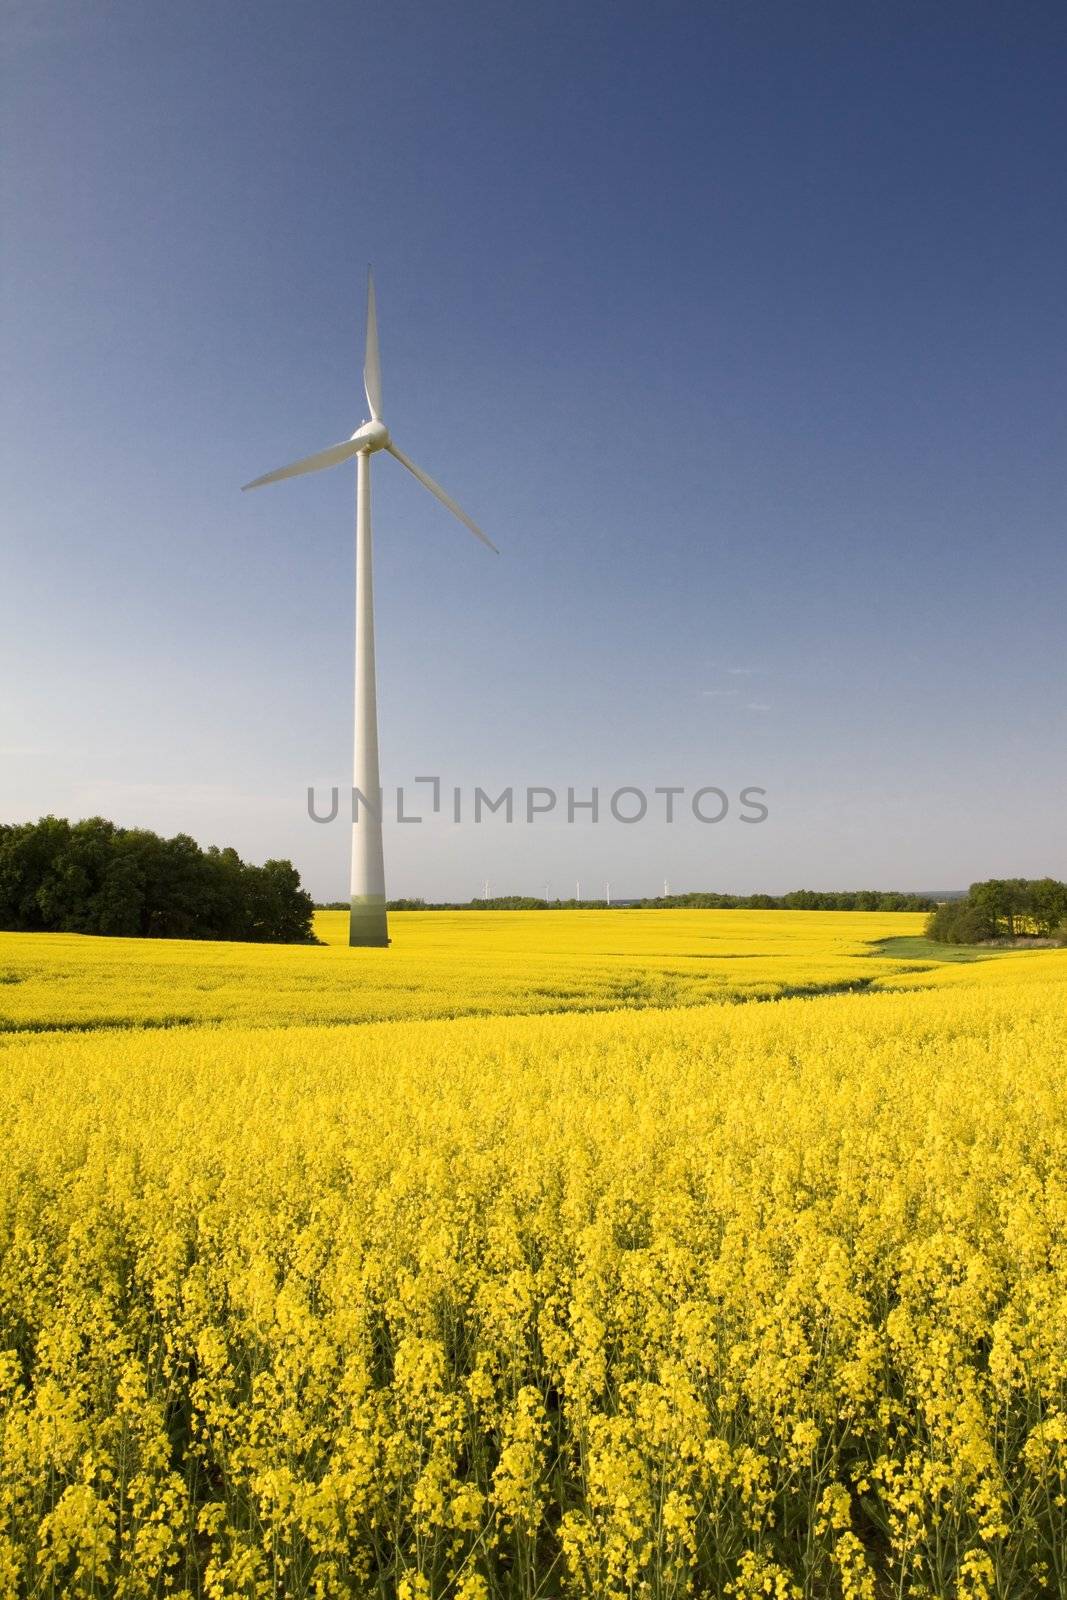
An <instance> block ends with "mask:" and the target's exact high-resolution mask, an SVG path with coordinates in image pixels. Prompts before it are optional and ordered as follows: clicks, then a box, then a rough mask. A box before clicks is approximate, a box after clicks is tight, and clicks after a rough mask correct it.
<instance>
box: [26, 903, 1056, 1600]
mask: <svg viewBox="0 0 1067 1600" xmlns="http://www.w3.org/2000/svg"><path fill="white" fill-rule="evenodd" d="M586 917H588V918H589V919H590V920H589V921H585V920H584V919H585V918H586ZM918 922H919V919H912V918H908V917H902V916H899V915H896V916H892V917H878V916H875V915H873V914H872V915H871V916H870V917H865V916H863V915H860V914H847V913H846V914H819V913H808V914H805V913H754V912H749V913H716V912H696V913H685V912H681V913H667V912H657V913H648V914H641V913H628V912H618V913H585V914H583V913H564V914H561V915H560V917H559V918H553V917H552V914H550V913H530V914H528V915H526V916H525V917H523V916H522V915H521V914H517V915H516V916H515V917H508V916H507V915H506V914H504V913H496V914H487V915H485V916H484V917H477V916H476V915H475V914H473V913H463V914H459V915H458V916H457V917H456V918H452V919H448V918H445V917H444V916H443V914H442V920H441V922H440V923H438V922H437V921H436V917H430V916H427V917H422V918H415V917H413V918H412V919H411V921H410V923H408V922H407V920H406V919H402V918H399V917H398V918H396V919H394V930H393V931H394V934H395V937H396V945H395V947H394V949H393V950H391V951H389V952H351V953H350V952H348V951H347V950H343V949H341V948H339V947H336V946H334V947H330V946H327V947H326V948H324V949H321V950H310V951H299V952H294V951H292V950H259V949H257V950H255V951H252V952H249V951H248V950H247V948H246V949H245V950H243V951H242V950H239V949H238V947H235V946H220V947H218V949H217V950H216V949H215V948H213V947H205V946H183V947H180V948H175V947H170V948H168V947H164V946H153V947H151V948H150V947H148V946H146V945H142V944H137V945H134V944H133V943H129V944H124V943H123V942H122V941H103V940H86V939H82V940H67V939H64V938H62V937H57V938H56V939H55V940H54V947H55V950H56V955H55V958H54V961H53V962H52V963H51V964H50V963H49V958H48V949H49V948H50V946H49V944H48V941H47V940H45V939H43V937H42V939H37V938H30V937H27V936H14V935H9V936H0V977H4V979H5V982H4V984H3V985H2V986H0V1002H2V1004H0V1018H4V1019H6V1020H4V1021H2V1022H0V1028H3V1029H4V1030H5V1031H0V1160H2V1167H0V1171H2V1173H3V1177H2V1179H0V1202H2V1203H0V1391H2V1395H3V1398H2V1402H0V1404H2V1406H3V1422H2V1430H3V1431H2V1437H0V1595H5V1596H12V1597H14V1596H16V1595H18V1596H21V1595H34V1596H37V1595H40V1596H49V1597H51V1596H55V1597H59V1596H68V1595H69V1596H105V1595H117V1596H130V1597H132V1596H155V1595H165V1594H179V1595H185V1596H194V1595H195V1596H200V1595H203V1596H211V1597H218V1600H223V1597H226V1600H229V1597H234V1600H236V1597H238V1596H242V1597H243V1596H248V1597H263V1600H266V1597H268V1596H269V1597H272V1600H273V1597H281V1596H321V1597H324V1600H325V1597H328V1596H367V1597H370V1596H372V1595H373V1596H394V1595H395V1596H398V1597H399V1600H416V1597H423V1596H425V1597H430V1596H433V1597H441V1600H452V1597H455V1600H485V1597H489V1596H509V1597H510V1596H516V1597H533V1596H546V1597H548V1596H552V1597H557V1596H587V1595H588V1596H604V1597H619V1600H622V1597H626V1600H638V1597H649V1600H651V1597H668V1596H670V1597H674V1596H685V1595H693V1596H704V1595H714V1596H723V1597H727V1596H730V1597H735V1600H755V1597H757V1596H764V1595H769V1596H773V1597H778V1600H796V1597H804V1600H821V1597H840V1600H857V1597H862V1600H882V1597H886V1600H888V1597H889V1596H924V1597H934V1596H937V1597H946V1600H948V1597H953V1600H957V1597H970V1596H974V1597H979V1596H996V1597H998V1600H1008V1597H1011V1600H1016V1597H1023V1600H1025V1597H1029V1596H1035V1597H1040V1596H1044V1595H1049V1596H1059V1595H1063V1594H1067V1030H1065V1026H1064V1018H1065V1015H1067V951H1042V952H1035V953H1027V954H1025V955H1018V956H1015V955H1013V956H1006V957H1003V958H1000V959H997V960H989V961H981V962H976V963H973V964H969V965H963V966H953V967H948V966H944V967H942V966H939V965H937V964H935V963H932V962H931V963H922V962H918V961H914V960H912V961H909V962H898V961H894V960H893V959H892V958H891V957H887V956H885V955H884V954H871V953H869V952H870V942H871V941H874V940H877V939H881V938H883V937H887V936H892V935H894V934H897V933H914V932H915V931H917V926H916V925H917V924H918ZM887 923H888V925H889V926H888V927H886V926H885V925H886V924H887ZM446 924H447V925H446ZM554 924H556V925H554ZM559 924H565V925H559ZM325 931H326V932H327V933H329V932H330V931H331V929H330V927H329V926H328V925H327V926H326V929H325ZM333 931H334V932H336V930H333ZM546 946H547V947H550V948H551V952H552V959H551V960H549V959H548V958H547V957H546V956H545V955H544V951H545V949H546ZM316 960H317V961H318V962H319V963H320V966H319V967H318V968H316V967H315V965H314V963H315V961H316ZM805 960H806V961H807V968H806V970H805V967H804V962H805ZM305 962H306V963H307V964H306V965H305V964H303V963H305ZM553 962H554V967H553ZM394 963H395V965H394ZM124 964H125V965H126V966H127V967H128V969H129V973H130V993H129V996H126V995H124V993H123V986H122V969H123V966H124ZM733 969H737V973H736V977H734V978H731V976H730V974H731V972H732V970H733ZM316 972H318V974H319V975H320V985H319V987H316V982H315V974H316ZM346 972H347V987H346ZM420 973H422V974H424V975H425V983H424V986H422V987H420ZM553 973H554V977H553ZM50 974H51V978H50ZM153 974H154V975H155V978H154V981H155V988H154V990H153V988H152V983H153ZM524 974H528V976H527V977H526V978H525V980H524ZM212 975H214V977H215V979H216V980H217V984H216V987H214V988H212V987H210V986H209V985H210V981H211V978H212ZM524 981H526V982H528V985H529V988H528V990H526V991H524V989H523V983H524ZM553 981H554V982H555V983H556V985H557V986H558V988H557V990H556V991H552V989H551V984H552V982H553ZM50 983H51V987H50ZM464 984H467V985H470V986H471V988H472V990H473V993H471V994H465V993H463V992H460V991H461V990H462V986H463V985H464ZM583 984H585V985H586V987H585V988H584V989H583V988H582V985H583ZM845 984H849V985H854V986H855V985H859V984H866V987H865V989H864V990H863V991H862V992H859V991H857V992H851V993H826V994H823V995H818V996H815V997H807V998H800V997H794V998H783V999H778V1000H776V1001H775V1002H774V1003H772V1004H760V1003H752V1004H724V1003H722V1002H724V1001H726V1000H744V999H760V998H763V997H768V996H775V995H782V994H786V995H788V994H790V993H795V991H797V990H808V991H810V990H815V989H818V988H820V987H821V988H824V989H839V988H841V987H842V986H844V985H845ZM475 986H477V987H475ZM26 988H30V989H31V994H32V995H33V996H35V997H36V998H35V999H34V1001H33V1004H32V1005H28V1004H27V1003H26V1000H25V997H24V996H22V997H20V996H19V994H18V991H19V990H20V989H22V990H24V989H26ZM524 993H525V994H526V996H527V1000H528V1003H527V1004H526V1005H524V1004H523V996H524ZM553 994H555V998H556V1000H557V1001H558V1003H557V1004H549V1003H548V1002H549V1001H550V1000H552V998H553ZM657 998H658V999H659V1004H657V1003H656V1002H657ZM257 999H258V1002H259V1007H258V1010H257V1008H256V1004H255V1002H256V1000H257ZM468 1001H469V1002H470V1004H469V1005H465V1002H468ZM420 1006H421V1013H420ZM346 1007H347V1009H346ZM153 1008H154V1009H153ZM464 1009H468V1010H469V1011H471V1012H472V1013H474V1014H471V1015H461V1014H460V1013H461V1012H462V1011H463V1010H464ZM523 1013H525V1014H523ZM187 1014H188V1015H189V1016H191V1017H193V1019H194V1020H193V1021H191V1022H178V1020H177V1019H178V1017H180V1016H185V1015H187ZM378 1018H384V1020H375V1019H378ZM79 1020H80V1021H81V1023H82V1024H83V1025H82V1026H81V1027H79V1026H78V1023H79ZM115 1020H122V1021H123V1022H124V1023H126V1024H134V1025H126V1026H114V1025H113V1024H114V1021H115ZM168 1022H169V1024H170V1025H169V1026H159V1025H158V1024H162V1023H168ZM152 1023H155V1024H157V1025H156V1026H151V1025H150V1024H152ZM109 1024H111V1025H109Z"/></svg>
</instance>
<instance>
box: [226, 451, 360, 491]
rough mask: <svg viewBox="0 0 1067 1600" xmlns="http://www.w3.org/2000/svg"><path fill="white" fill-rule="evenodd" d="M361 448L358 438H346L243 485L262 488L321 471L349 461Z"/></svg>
mask: <svg viewBox="0 0 1067 1600" xmlns="http://www.w3.org/2000/svg"><path fill="white" fill-rule="evenodd" d="M359 448H360V445H359V440H358V439H346V440H345V441H344V443H343V444H332V445H331V446H330V448H329V449H328V450H320V451H318V453H317V454H316V455H313V456H305V457H304V458H303V460H302V461H294V462H293V463H292V464H291V466H288V467H279V468H278V469H277V471H276V472H265V473H264V474H263V476H262V478H253V480H252V482H251V483H245V484H242V485H241V489H242V492H243V491H244V490H245V489H261V488H262V487H263V485H264V484H265V483H280V482H281V480H282V479H283V478H299V477H300V475H301V474H302V473H304V472H321V471H322V470H323V468H324V467H336V465H337V463H338V462H339V461H347V460H348V457H349V456H354V455H355V454H356V451H357V450H358V449H359Z"/></svg>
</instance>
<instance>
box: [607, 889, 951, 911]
mask: <svg viewBox="0 0 1067 1600" xmlns="http://www.w3.org/2000/svg"><path fill="white" fill-rule="evenodd" d="M632 904H633V905H636V906H680V907H685V906H695V907H706V908H707V909H709V910H712V911H930V910H932V909H933V907H934V905H935V904H936V902H935V901H934V900H933V899H931V897H930V896H929V895H925V894H902V893H900V892H899V891H897V890H896V889H792V890H790V892H789V893H788V894H713V893H710V892H705V891H704V890H698V891H696V892H694V893H693V894H668V895H657V896H656V897H655V898H654V899H651V900H634V901H633V902H632Z"/></svg>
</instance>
